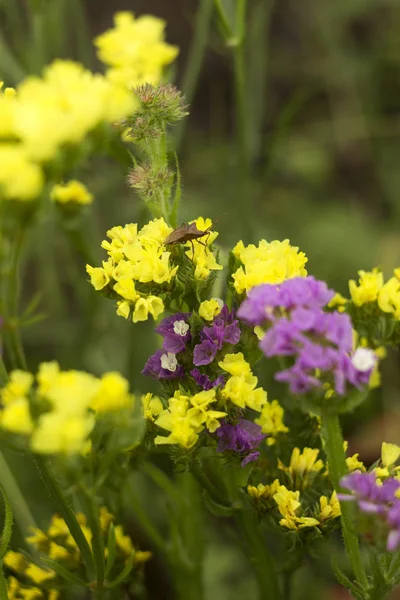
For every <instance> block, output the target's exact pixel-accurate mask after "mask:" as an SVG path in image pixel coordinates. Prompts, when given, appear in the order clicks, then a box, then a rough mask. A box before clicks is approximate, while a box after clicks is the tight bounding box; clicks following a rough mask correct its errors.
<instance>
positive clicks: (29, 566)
mask: <svg viewBox="0 0 400 600" xmlns="http://www.w3.org/2000/svg"><path fill="white" fill-rule="evenodd" d="M76 518H77V521H78V523H79V525H80V527H81V529H82V532H83V534H84V536H85V538H86V539H87V541H88V543H89V544H91V540H92V532H91V530H90V528H89V527H88V526H87V521H86V517H85V515H84V514H82V513H78V514H77V515H76ZM99 520H100V525H101V529H102V532H103V534H104V538H105V540H104V541H105V543H106V540H107V536H108V531H109V527H110V523H111V522H112V521H114V516H113V515H112V514H111V513H110V512H109V511H108V509H107V508H106V507H105V506H102V507H101V508H100V514H99ZM114 533H115V542H116V554H117V557H116V562H118V561H119V562H120V563H123V562H125V561H126V560H127V559H128V558H129V557H131V556H132V554H133V553H134V560H135V564H136V565H138V564H141V563H144V562H146V561H147V560H149V558H150V557H151V553H150V552H141V551H139V550H136V549H135V547H134V545H133V542H132V540H131V538H130V537H129V536H128V535H126V534H125V533H124V530H123V528H122V526H121V525H116V526H115V527H114ZM26 541H27V542H28V544H30V545H31V546H33V547H34V548H35V550H37V551H38V552H39V553H40V554H42V555H45V556H47V557H48V558H50V559H51V560H54V561H57V562H59V563H61V565H63V566H65V567H67V568H68V569H69V570H70V571H72V572H73V573H79V572H80V570H81V569H82V568H83V565H82V560H81V555H80V551H79V548H78V546H77V544H76V542H75V540H74V538H73V537H72V535H71V533H70V531H69V529H68V527H67V525H66V523H65V521H64V519H63V518H62V517H60V516H59V515H54V516H53V517H52V519H51V522H50V525H49V527H48V528H47V530H46V531H43V530H41V529H38V528H36V527H32V530H31V534H30V535H29V536H28V537H27V538H26ZM105 554H107V550H106V551H105ZM4 566H5V567H6V568H7V569H8V570H9V571H11V572H12V573H14V574H15V575H16V576H18V580H17V579H16V578H15V577H14V576H10V577H9V578H8V581H7V590H8V595H9V599H10V600H22V599H23V600H36V599H38V600H39V599H40V600H57V599H58V598H59V592H58V591H57V590H56V589H52V588H53V586H54V588H55V587H56V585H57V583H58V576H57V573H56V571H54V570H51V569H43V568H41V567H38V566H37V565H36V564H34V563H32V562H30V561H29V560H28V559H27V558H26V557H25V555H24V554H22V553H20V552H14V551H12V550H9V551H8V552H7V554H6V555H5V557H4ZM20 579H21V580H23V582H24V583H21V582H20V581H19V580H20ZM32 584H34V585H33V586H32ZM41 586H43V588H42V587H41Z"/></svg>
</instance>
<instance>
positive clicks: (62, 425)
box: [31, 413, 94, 454]
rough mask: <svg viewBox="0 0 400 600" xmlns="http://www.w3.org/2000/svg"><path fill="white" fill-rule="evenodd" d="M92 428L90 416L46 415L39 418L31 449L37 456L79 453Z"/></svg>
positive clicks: (92, 422) (92, 421)
mask: <svg viewBox="0 0 400 600" xmlns="http://www.w3.org/2000/svg"><path fill="white" fill-rule="evenodd" d="M93 426H94V418H93V417H92V416H91V415H89V414H88V415H84V416H68V415H64V414H59V413H47V414H45V415H42V416H41V417H40V418H39V421H38V425H37V428H36V429H35V431H34V432H33V434H32V437H31V449H32V451H33V452H37V453H39V454H58V453H65V454H71V453H79V452H82V451H83V450H84V448H85V444H86V439H87V437H88V435H89V434H90V432H91V430H92V429H93Z"/></svg>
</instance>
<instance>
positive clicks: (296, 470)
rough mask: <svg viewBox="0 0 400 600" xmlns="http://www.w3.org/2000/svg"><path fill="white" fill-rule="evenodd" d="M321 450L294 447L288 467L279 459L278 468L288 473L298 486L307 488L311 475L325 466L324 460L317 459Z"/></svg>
mask: <svg viewBox="0 0 400 600" xmlns="http://www.w3.org/2000/svg"><path fill="white" fill-rule="evenodd" d="M318 454H319V450H318V449H317V448H303V451H302V452H301V451H300V449H299V448H294V449H293V451H292V456H291V458H290V464H289V466H288V467H286V466H285V465H284V464H283V463H282V462H281V461H280V460H278V468H279V469H281V470H282V471H285V472H286V473H288V474H289V475H290V477H291V479H292V480H293V482H294V484H295V485H296V487H298V488H299V489H303V488H305V487H306V486H307V485H308V483H309V476H310V475H311V474H313V473H318V472H319V471H321V470H322V469H323V468H324V463H323V462H322V460H317V458H318Z"/></svg>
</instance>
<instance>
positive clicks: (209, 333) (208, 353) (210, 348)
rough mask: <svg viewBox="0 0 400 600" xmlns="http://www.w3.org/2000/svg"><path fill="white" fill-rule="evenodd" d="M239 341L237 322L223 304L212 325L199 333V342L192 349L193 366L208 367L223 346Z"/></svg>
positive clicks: (232, 312) (232, 313)
mask: <svg viewBox="0 0 400 600" xmlns="http://www.w3.org/2000/svg"><path fill="white" fill-rule="evenodd" d="M239 339H240V328H239V322H238V321H237V319H235V314H234V311H231V312H229V309H228V307H227V306H226V304H225V305H224V307H223V309H222V310H221V312H220V313H219V315H218V316H217V317H216V318H215V319H214V321H213V324H212V325H211V326H210V327H204V328H203V330H202V331H201V332H200V340H201V342H200V344H197V346H195V348H194V352H193V364H194V365H196V367H199V366H201V365H209V364H210V363H211V362H212V361H213V360H214V358H215V356H216V354H217V352H218V350H221V348H222V346H223V345H224V344H237V343H238V341H239Z"/></svg>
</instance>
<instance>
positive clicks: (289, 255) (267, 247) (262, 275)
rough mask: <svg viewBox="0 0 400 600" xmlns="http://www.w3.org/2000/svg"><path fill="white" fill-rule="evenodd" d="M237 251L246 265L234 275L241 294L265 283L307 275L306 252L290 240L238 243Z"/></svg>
mask: <svg viewBox="0 0 400 600" xmlns="http://www.w3.org/2000/svg"><path fill="white" fill-rule="evenodd" d="M233 254H234V255H235V257H236V258H238V259H239V260H240V262H241V263H242V264H243V266H241V267H239V268H238V269H237V271H236V272H235V273H233V275H232V278H233V281H234V286H235V289H236V291H237V293H238V294H242V293H243V292H248V291H249V290H250V289H251V288H252V287H254V286H255V285H259V284H261V283H282V281H285V280H286V279H291V278H292V277H304V276H306V275H307V271H306V269H305V267H304V265H305V264H306V262H307V257H306V255H305V254H304V252H299V249H298V248H297V247H296V246H291V245H290V243H289V240H284V241H283V242H279V241H277V240H275V241H273V242H270V243H268V242H266V241H265V240H261V241H260V242H259V244H258V246H254V244H250V245H249V246H244V245H243V242H238V244H236V246H235V248H234V249H233Z"/></svg>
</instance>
